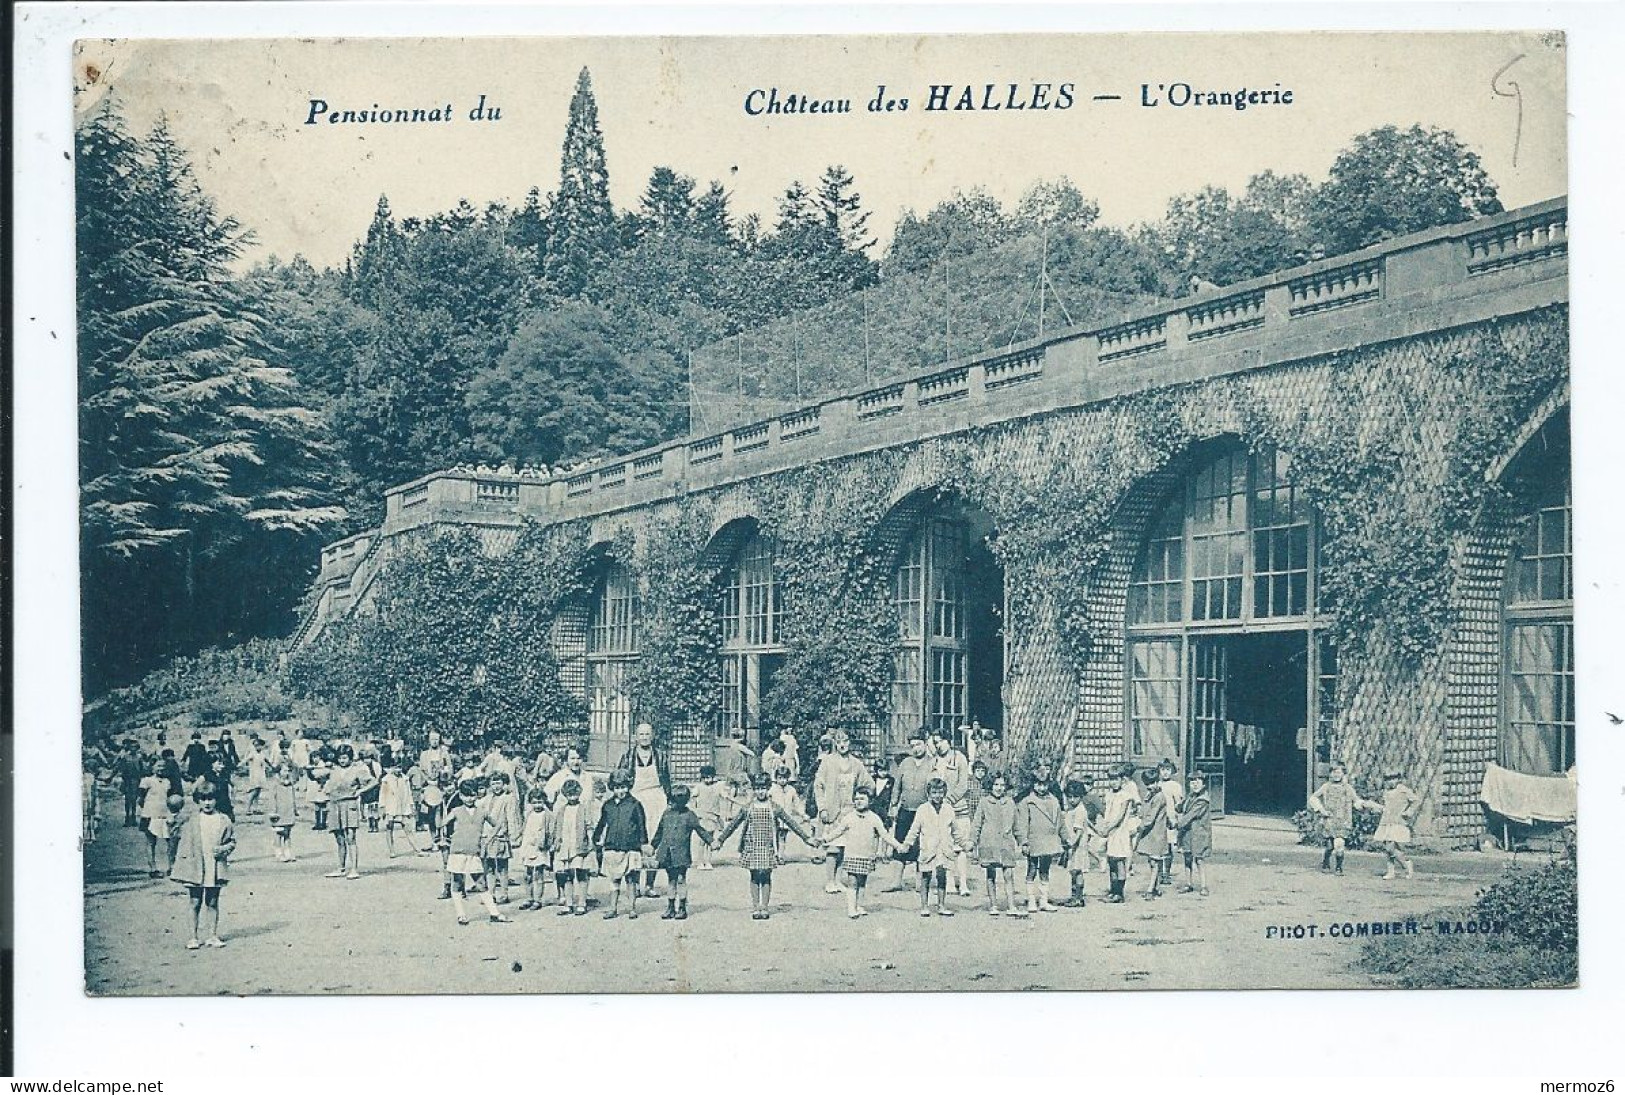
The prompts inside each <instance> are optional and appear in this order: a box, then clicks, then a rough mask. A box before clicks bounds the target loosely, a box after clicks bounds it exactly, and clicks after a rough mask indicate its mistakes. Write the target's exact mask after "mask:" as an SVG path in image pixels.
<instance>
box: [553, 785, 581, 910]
mask: <svg viewBox="0 0 1625 1095" xmlns="http://www.w3.org/2000/svg"><path fill="white" fill-rule="evenodd" d="M590 819H591V813H590V811H589V809H588V807H586V806H585V805H583V804H582V802H581V781H580V780H578V779H575V778H573V777H572V778H568V779H566V780H565V781H564V783H563V784H562V785H561V786H560V787H559V798H558V801H556V802H555V803H554V804H553V816H552V819H551V822H550V824H549V826H548V832H547V847H548V850H549V851H551V852H552V853H553V879H554V881H555V882H556V883H557V884H558V887H559V915H560V916H570V915H572V914H574V915H576V916H586V915H587V886H588V882H589V880H590V879H591V877H592V824H591V820H590Z"/></svg>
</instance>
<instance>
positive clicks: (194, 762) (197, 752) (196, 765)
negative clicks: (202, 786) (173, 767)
mask: <svg viewBox="0 0 1625 1095" xmlns="http://www.w3.org/2000/svg"><path fill="white" fill-rule="evenodd" d="M181 767H182V768H183V769H185V771H186V779H187V782H191V781H192V780H195V779H202V778H203V777H204V776H206V775H208V774H209V747H208V746H206V745H204V744H203V735H202V734H201V733H200V732H199V731H196V730H193V731H192V740H191V741H189V742H187V744H186V752H185V753H183V754H181Z"/></svg>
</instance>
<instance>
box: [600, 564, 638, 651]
mask: <svg viewBox="0 0 1625 1095" xmlns="http://www.w3.org/2000/svg"><path fill="white" fill-rule="evenodd" d="M641 607H642V606H641V603H640V598H639V595H638V590H637V585H636V583H635V582H634V580H633V578H632V575H631V574H630V573H629V572H628V571H627V569H626V568H625V567H623V566H620V565H618V564H617V565H615V566H613V567H611V568H610V569H609V570H608V571H607V572H606V573H605V575H604V578H603V581H602V582H601V583H600V585H599V587H598V595H597V596H596V597H595V598H594V599H593V604H592V612H591V614H590V618H589V620H588V627H587V650H588V652H589V653H592V654H636V653H637V652H638V615H639V612H640V610H641Z"/></svg>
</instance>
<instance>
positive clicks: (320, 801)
mask: <svg viewBox="0 0 1625 1095" xmlns="http://www.w3.org/2000/svg"><path fill="white" fill-rule="evenodd" d="M332 771H333V769H332V767H331V766H330V765H329V764H328V752H327V747H326V746H323V747H322V748H321V749H320V750H319V751H318V752H317V753H316V756H315V758H314V759H313V760H312V761H311V765H310V768H309V769H308V770H307V771H306V778H307V779H308V780H309V781H310V805H311V807H312V809H313V810H314V811H315V814H316V816H315V819H314V820H313V822H312V823H311V829H312V830H314V831H315V832H318V833H323V832H326V831H327V777H328V775H329V774H330V773H331V772H332Z"/></svg>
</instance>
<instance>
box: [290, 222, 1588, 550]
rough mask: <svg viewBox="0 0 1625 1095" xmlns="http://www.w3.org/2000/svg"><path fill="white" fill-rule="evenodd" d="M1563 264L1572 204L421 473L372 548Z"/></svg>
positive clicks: (1115, 382) (1072, 386) (1469, 290)
mask: <svg viewBox="0 0 1625 1095" xmlns="http://www.w3.org/2000/svg"><path fill="white" fill-rule="evenodd" d="M1567 250H1568V214H1567V202H1566V199H1561V198H1559V199H1554V200H1552V201H1548V202H1543V203H1541V204H1539V205H1535V206H1530V207H1527V208H1525V209H1520V210H1514V211H1511V212H1508V213H1504V214H1500V215H1498V216H1495V217H1489V218H1482V219H1479V220H1476V221H1470V222H1466V223H1463V224H1458V225H1449V226H1445V227H1441V228H1435V229H1430V230H1429V231H1426V232H1422V233H1417V234H1415V235H1412V236H1406V237H1401V238H1398V239H1394V240H1389V241H1387V242H1385V243H1382V244H1379V245H1377V246H1375V247H1371V248H1367V249H1366V250H1364V251H1360V252H1356V253H1354V254H1350V255H1341V256H1337V257H1334V258H1330V259H1324V260H1321V261H1319V262H1316V263H1312V264H1310V265H1308V266H1303V267H1298V268H1294V269H1291V270H1285V271H1281V272H1279V273H1276V274H1271V275H1267V276H1265V277H1262V278H1255V279H1252V280H1251V281H1248V282H1243V283H1241V284H1238V285H1232V286H1226V287H1222V288H1215V289H1209V290H1206V291H1204V292H1201V293H1198V294H1196V295H1194V296H1191V297H1188V298H1185V299H1183V300H1179V301H1173V302H1167V303H1165V304H1162V305H1160V306H1156V307H1151V308H1146V309H1143V310H1140V311H1139V312H1137V313H1135V314H1132V315H1128V316H1124V317H1121V318H1120V319H1118V320H1116V321H1113V322H1110V323H1106V324H1102V325H1099V326H1097V327H1094V328H1092V329H1079V328H1069V329H1064V330H1060V331H1056V332H1053V333H1049V334H1046V335H1045V336H1044V337H1043V338H1042V339H1034V340H1031V341H1029V342H1026V343H1019V344H1016V345H1013V346H1011V347H1008V348H1006V349H1005V350H1002V351H998V352H993V353H987V354H982V355H978V356H976V357H972V358H969V359H965V360H961V361H955V362H947V363H944V365H942V366H939V367H937V368H935V369H932V370H929V371H925V372H923V373H921V374H919V375H918V376H916V377H914V378H908V379H904V380H901V381H896V382H892V383H889V384H886V385H885V386H883V387H879V388H874V389H870V390H867V391H862V392H856V393H853V394H851V395H846V396H837V397H834V398H829V399H824V400H821V401H819V402H818V403H815V404H812V405H809V406H806V407H801V408H796V409H793V410H786V411H783V412H781V413H779V414H777V415H776V416H774V417H772V418H769V419H766V420H764V421H761V422H757V423H753V424H750V425H746V426H742V427H739V428H737V429H734V430H731V431H728V432H725V433H721V434H717V435H714V436H710V437H701V438H690V439H682V440H676V441H672V442H668V443H666V444H663V445H659V446H656V447H653V448H650V449H646V450H644V451H642V452H637V453H632V454H628V455H622V456H617V457H613V458H610V459H606V460H604V461H601V462H600V463H598V464H597V465H595V466H589V467H587V468H577V469H573V470H572V471H571V472H570V473H568V474H565V473H556V474H553V475H551V476H550V477H545V478H543V477H527V476H522V475H490V474H485V473H484V472H483V471H482V472H472V471H465V470H456V471H447V472H440V473H436V474H433V475H429V476H425V477H423V478H422V479H419V480H414V481H413V482H411V483H407V484H403V485H402V486H400V487H396V488H393V489H392V490H390V491H389V492H387V495H386V503H387V507H386V518H385V522H384V526H383V528H382V529H381V530H375V531H374V532H370V533H367V534H366V536H377V535H380V534H381V535H383V536H390V535H393V534H395V533H396V532H399V531H404V530H407V529H411V528H417V527H420V526H422V525H425V524H432V523H451V524H473V525H479V524H491V523H517V522H518V521H519V520H521V519H522V518H524V517H532V518H538V519H542V520H559V521H563V520H573V519H576V518H580V517H588V516H594V515H598V514H604V513H610V512H613V511H615V510H618V509H625V508H631V507H636V506H639V505H644V504H647V503H649V502H651V501H654V500H656V499H659V498H664V497H670V496H671V495H673V494H674V493H677V492H681V491H692V490H702V489H706V488H709V487H714V486H719V485H722V484H725V483H728V482H731V481H735V480H737V479H741V478H749V477H751V476H755V475H763V474H769V473H771V472H774V471H778V470H783V469H785V468H791V467H795V466H799V465H803V464H806V463H808V462H809V461H817V460H825V459H834V458H836V457H840V456H845V455H851V454H855V453H860V452H865V451H870V450H873V449H878V448H885V447H888V446H893V445H897V444H902V443H906V442H907V441H910V440H913V439H918V438H921V437H926V436H932V435H935V434H941V433H948V432H955V431H959V430H965V429H974V428H976V427H978V426H982V425H989V424H992V423H996V422H1000V421H1006V420H1009V419H1013V418H1019V417H1024V416H1030V415H1033V414H1041V413H1047V412H1053V411H1056V410H1061V409H1065V408H1067V407H1077V406H1084V405H1087V404H1089V403H1091V402H1093V401H1096V400H1100V399H1107V398H1111V397H1113V396H1116V395H1121V394H1126V393H1129V392H1133V391H1137V390H1144V389H1146V388H1150V387H1155V386H1159V385H1165V384H1168V383H1174V382H1179V381H1180V380H1186V379H1200V378H1203V377H1209V376H1214V375H1220V374H1223V373H1226V372H1236V371H1242V370H1247V369H1254V368H1261V367H1267V366H1269V365H1270V364H1272V363H1275V362H1278V361H1290V360H1298V359H1302V358H1305V357H1309V356H1313V355H1315V354H1318V353H1327V352H1333V351H1336V350H1338V349H1341V348H1346V347H1352V346H1358V345H1362V344H1365V343H1368V342H1370V341H1374V340H1378V339H1382V338H1399V337H1408V336H1410V335H1414V334H1415V333H1417V332H1418V331H1421V330H1434V329H1443V328H1444V327H1447V326H1450V325H1453V324H1458V323H1467V322H1475V321H1479V320H1482V319H1487V318H1491V317H1494V316H1496V315H1503V314H1510V313H1512V312H1516V311H1520V310H1527V309H1528V308H1530V307H1537V306H1540V305H1542V304H1550V303H1556V302H1558V301H1567V299H1568V286H1567V264H1566V263H1565V262H1562V261H1558V260H1561V259H1562V258H1563V257H1564V256H1566V254H1567ZM1103 366H1107V367H1105V368H1103ZM352 539H354V538H352ZM349 543H350V541H340V542H339V544H337V545H330V546H329V548H327V549H325V550H324V552H323V557H322V574H323V577H324V579H326V578H328V577H329V576H335V575H342V574H343V573H345V571H344V565H345V561H344V560H343V559H342V558H341V555H342V552H343V550H345V548H344V545H346V544H349ZM356 550H364V549H356Z"/></svg>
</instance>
